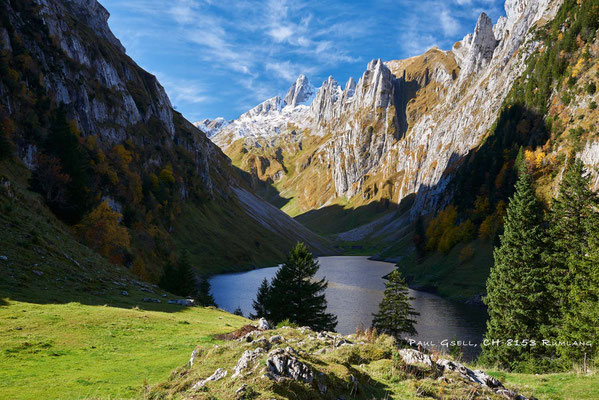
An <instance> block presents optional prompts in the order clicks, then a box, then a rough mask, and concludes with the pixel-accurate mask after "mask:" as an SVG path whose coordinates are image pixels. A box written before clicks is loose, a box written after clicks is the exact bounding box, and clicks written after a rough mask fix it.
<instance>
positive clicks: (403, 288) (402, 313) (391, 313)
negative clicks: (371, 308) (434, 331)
mask: <svg viewBox="0 0 599 400" xmlns="http://www.w3.org/2000/svg"><path fill="white" fill-rule="evenodd" d="M413 299H414V298H413V297H410V295H409V291H408V284H407V283H406V281H405V280H404V278H403V276H402V275H401V273H400V272H399V271H398V270H395V271H393V272H392V273H391V274H390V275H389V279H388V281H387V283H385V293H384V295H383V300H382V301H381V303H380V304H379V311H378V312H377V313H376V314H373V316H374V318H373V320H372V327H373V328H376V330H377V331H379V332H382V333H386V334H388V335H391V336H393V337H396V338H398V339H401V335H402V334H407V335H416V333H417V332H416V328H415V327H414V325H415V324H416V320H414V319H413V318H414V317H415V316H417V315H419V314H418V313H417V312H416V311H414V309H413V308H412V306H411V305H410V300H413Z"/></svg>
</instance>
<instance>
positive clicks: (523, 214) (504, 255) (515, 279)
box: [482, 171, 551, 369]
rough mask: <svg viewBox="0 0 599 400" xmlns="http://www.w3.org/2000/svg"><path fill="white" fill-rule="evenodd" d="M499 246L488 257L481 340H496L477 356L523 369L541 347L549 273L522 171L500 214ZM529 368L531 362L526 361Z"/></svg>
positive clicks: (539, 218) (537, 207)
mask: <svg viewBox="0 0 599 400" xmlns="http://www.w3.org/2000/svg"><path fill="white" fill-rule="evenodd" d="M500 240H501V245H500V246H499V248H496V249H495V251H494V253H493V255H494V258H495V264H494V266H493V267H492V268H491V274H490V276H489V279H488V280H487V297H486V298H485V303H486V304H487V306H488V311H489V320H488V321H487V333H486V339H487V340H489V341H493V340H500V341H501V342H500V343H499V344H498V345H488V346H485V347H484V348H483V354H482V359H483V360H484V361H486V362H489V363H494V364H499V365H501V366H502V367H504V368H508V369H514V368H525V367H526V366H525V364H524V363H527V362H531V363H532V361H533V360H536V361H537V362H538V363H540V362H541V359H542V357H543V356H544V352H545V351H548V350H547V349H548V348H547V347H544V346H541V340H542V339H545V338H546V334H547V332H548V328H549V318H548V312H547V311H548V310H547V307H548V306H549V305H550V304H551V302H550V301H549V300H550V295H549V292H548V291H547V290H546V286H547V284H548V280H549V276H550V271H549V270H548V268H547V266H546V264H545V263H544V262H543V261H542V259H541V255H542V254H543V251H544V245H545V242H546V239H545V230H544V227H543V214H542V208H541V204H540V202H539V201H538V200H537V198H536V196H535V193H534V188H533V185H532V178H531V176H530V175H529V174H528V173H526V172H524V171H522V172H521V175H520V177H519V179H518V182H517V183H516V193H515V194H514V196H513V197H512V198H511V200H510V203H509V205H508V208H507V215H506V218H505V231H504V234H503V235H501V239H500ZM508 340H517V341H524V340H535V341H536V343H538V345H536V346H529V345H525V346H515V345H512V346H509V345H508V344H507V341H508ZM531 366H532V364H531Z"/></svg>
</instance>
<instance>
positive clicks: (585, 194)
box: [548, 160, 599, 363]
mask: <svg viewBox="0 0 599 400" xmlns="http://www.w3.org/2000/svg"><path fill="white" fill-rule="evenodd" d="M597 205H598V202H597V195H596V194H595V193H594V192H593V191H592V190H591V188H590V176H589V175H588V174H586V173H585V170H584V165H583V163H582V162H581V161H580V160H576V161H574V162H573V163H572V164H571V165H570V166H569V167H568V169H567V170H566V172H565V174H564V178H563V180H562V182H561V185H560V189H559V193H558V197H557V198H556V199H555V200H554V201H553V208H552V210H551V211H552V212H551V243H552V245H553V248H552V252H551V255H550V257H549V258H548V259H549V263H550V264H551V266H552V268H553V269H554V271H553V274H552V276H554V277H556V281H555V282H554V283H553V285H552V287H551V288H552V293H553V297H554V298H556V299H558V300H559V302H558V306H559V307H560V313H559V319H558V320H557V321H556V324H555V325H556V328H557V331H558V336H559V340H560V341H562V342H570V343H572V342H574V341H576V342H578V341H594V342H596V341H597V339H598V338H599V336H598V334H599V328H598V325H599V322H598V321H599V281H598V275H599V258H598V256H599V255H598V251H599V249H598V247H597V246H598V245H599V218H598V216H597V212H596V208H597ZM594 349H596V346H595V347H594V348H593V347H591V348H588V347H585V346H567V345H566V346H560V347H559V351H560V355H561V356H562V357H563V359H564V360H566V361H570V362H575V363H579V362H582V361H583V359H584V355H585V353H587V357H589V356H591V355H593V354H595V353H596V350H594Z"/></svg>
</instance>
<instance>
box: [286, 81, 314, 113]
mask: <svg viewBox="0 0 599 400" xmlns="http://www.w3.org/2000/svg"><path fill="white" fill-rule="evenodd" d="M315 92H316V89H315V88H314V86H312V84H311V83H310V81H309V80H308V78H306V75H304V74H301V75H300V76H299V77H298V78H297V80H296V81H295V83H294V84H293V85H291V87H290V88H289V91H288V92H287V95H286V96H285V99H284V100H285V103H286V104H287V105H288V106H291V107H295V106H297V105H298V104H302V103H304V104H305V103H308V102H309V101H310V100H312V98H313V97H314V93H315Z"/></svg>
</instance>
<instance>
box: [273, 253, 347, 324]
mask: <svg viewBox="0 0 599 400" xmlns="http://www.w3.org/2000/svg"><path fill="white" fill-rule="evenodd" d="M318 268H319V265H318V262H317V261H315V260H314V257H313V256H312V254H311V253H310V252H309V251H308V248H307V247H306V245H304V244H303V243H298V244H297V245H296V246H295V247H294V248H293V249H292V250H291V252H290V253H289V256H288V258H287V261H286V262H285V264H283V266H282V267H281V268H279V270H278V271H277V273H276V275H275V277H274V278H273V281H272V284H271V287H270V290H269V294H268V296H267V297H268V299H267V301H266V305H267V314H268V315H269V316H270V319H271V320H272V322H274V323H275V324H277V323H279V322H281V321H284V320H286V319H289V321H291V322H293V323H296V324H298V325H299V326H309V327H310V328H312V329H314V330H329V331H332V330H334V329H335V327H336V326H337V317H336V316H335V315H333V314H330V313H327V312H326V308H327V301H326V299H325V296H324V291H325V289H326V288H327V282H326V280H325V279H321V280H318V281H316V280H314V275H315V274H316V272H317V271H318Z"/></svg>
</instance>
